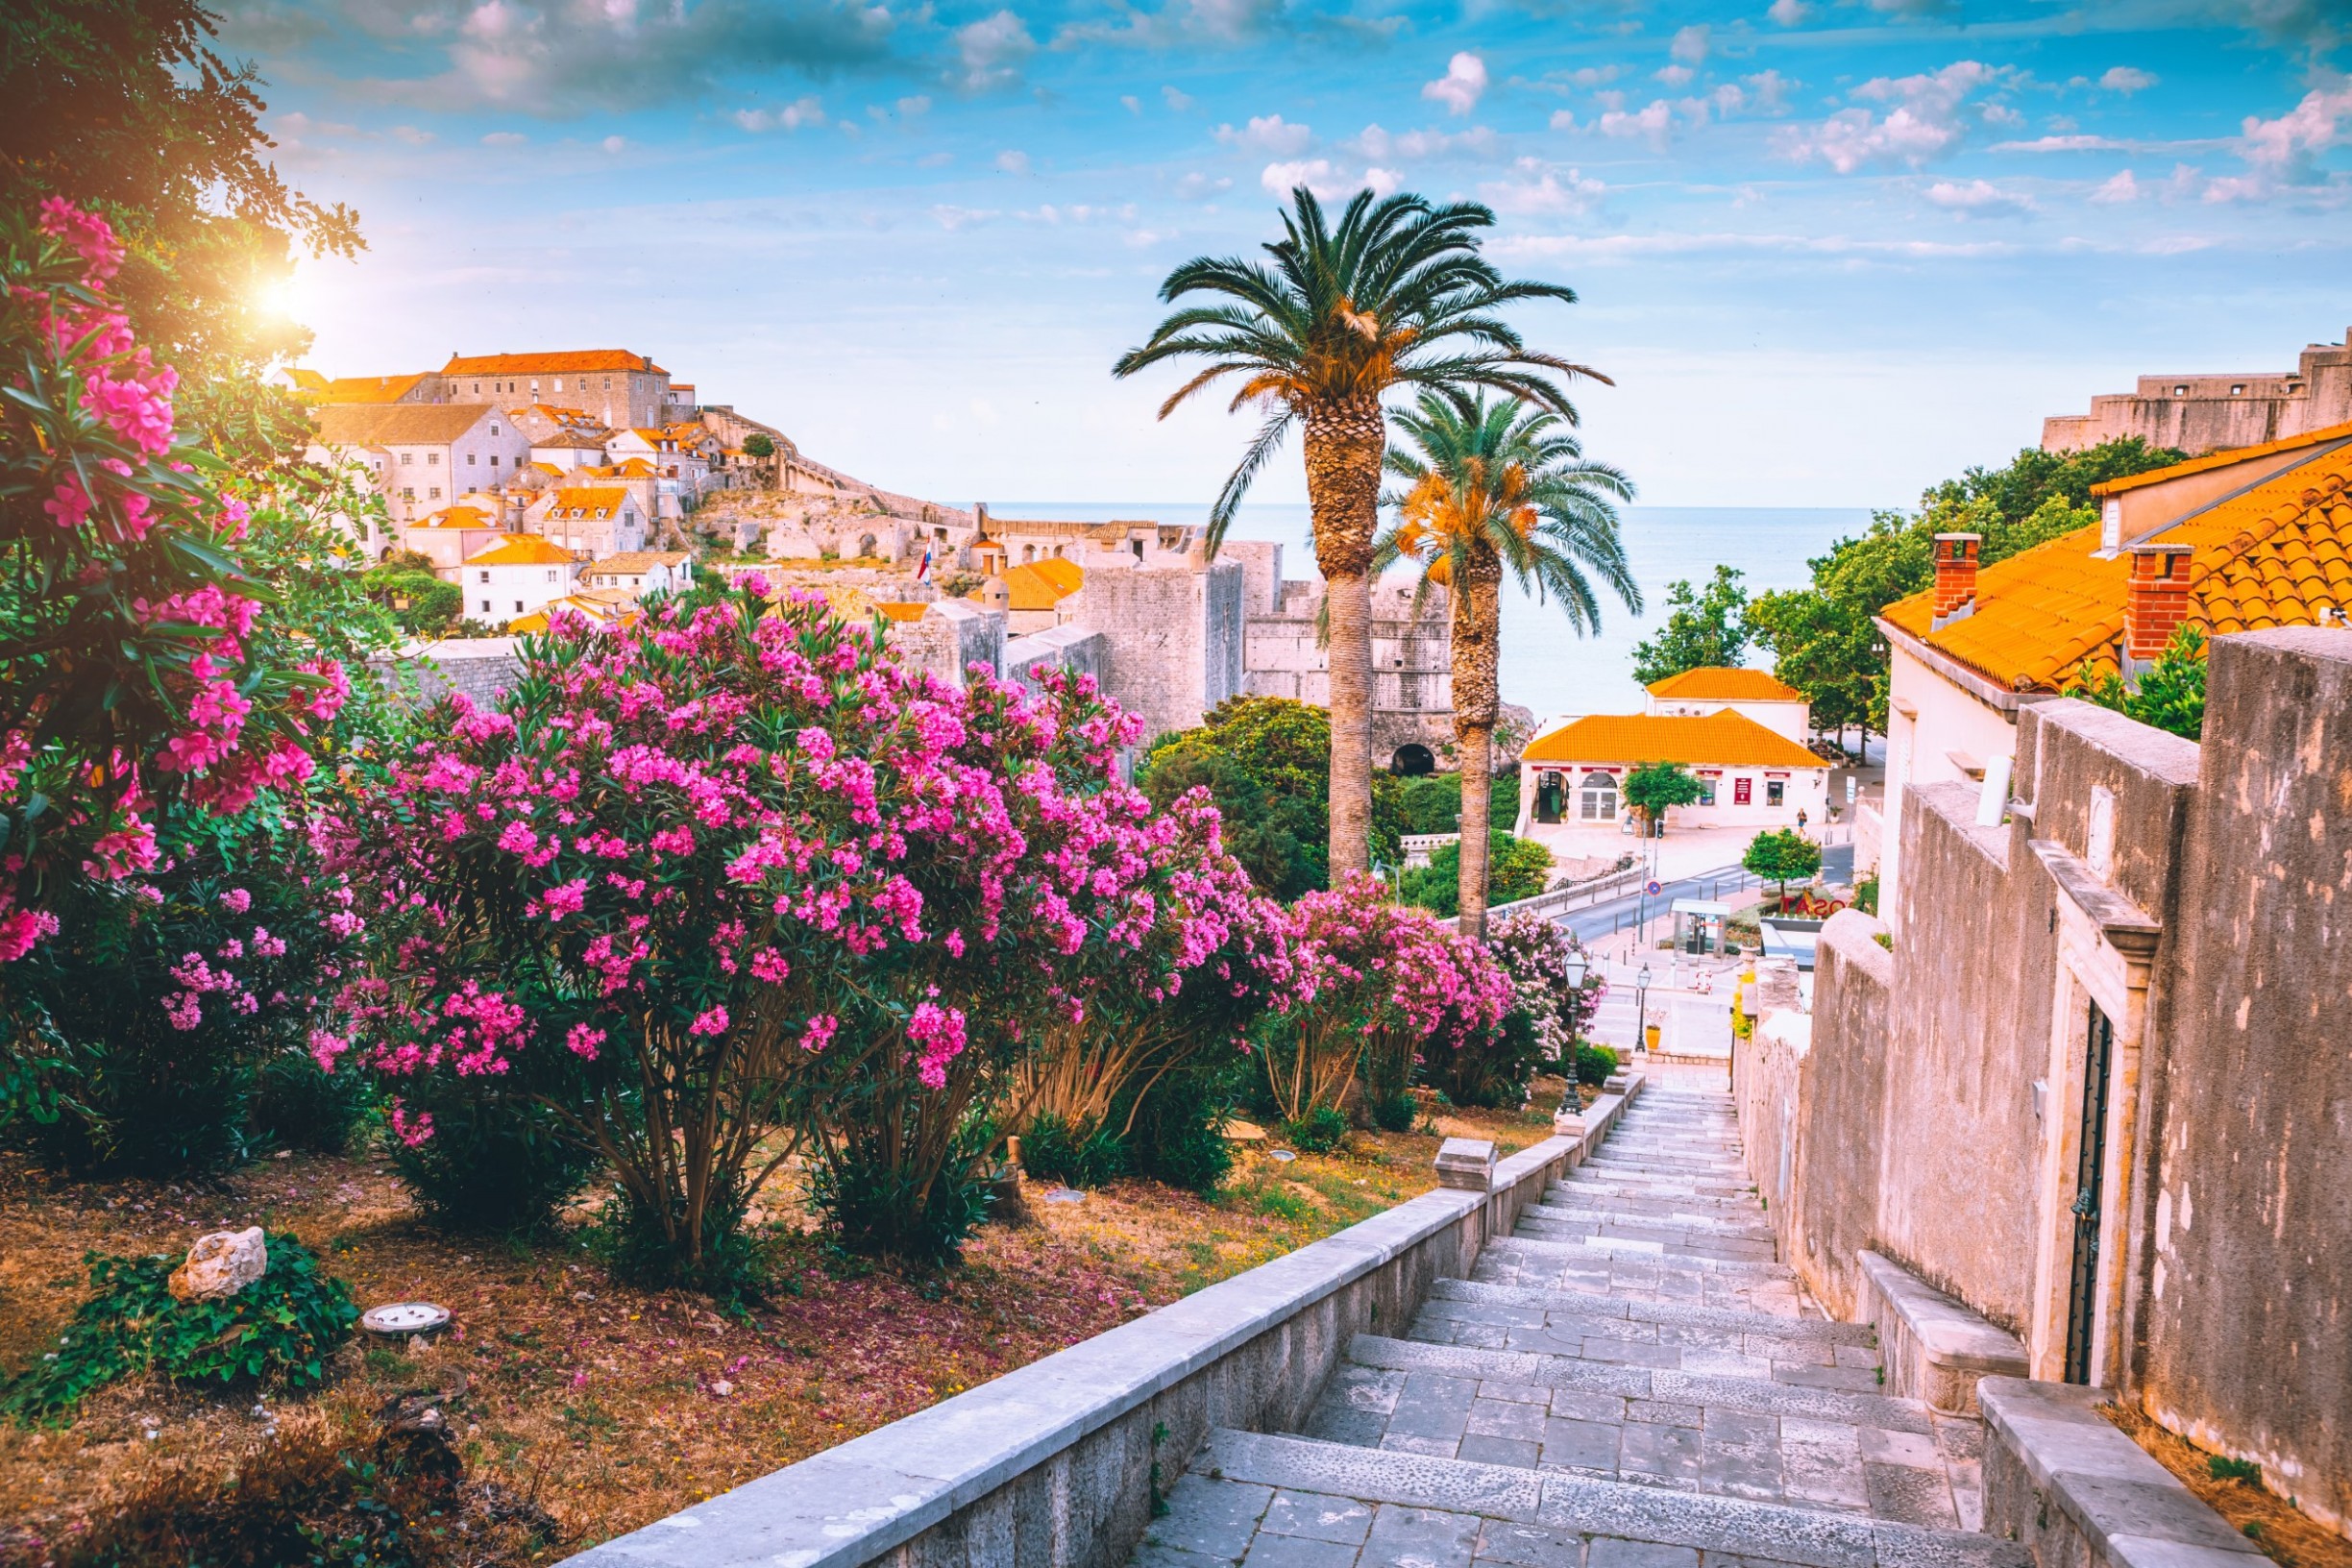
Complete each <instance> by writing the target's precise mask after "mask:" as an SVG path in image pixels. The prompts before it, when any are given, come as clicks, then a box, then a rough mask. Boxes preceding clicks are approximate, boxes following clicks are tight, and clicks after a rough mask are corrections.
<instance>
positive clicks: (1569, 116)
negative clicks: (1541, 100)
mask: <svg viewBox="0 0 2352 1568" xmlns="http://www.w3.org/2000/svg"><path fill="white" fill-rule="evenodd" d="M1552 129H1553V130H1555V131H1574V130H1575V129H1576V114H1575V113H1574V112H1573V111H1572V110H1565V109H1556V110H1553V111H1552Z"/></svg>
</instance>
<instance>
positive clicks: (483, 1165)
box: [391, 1075, 597, 1236]
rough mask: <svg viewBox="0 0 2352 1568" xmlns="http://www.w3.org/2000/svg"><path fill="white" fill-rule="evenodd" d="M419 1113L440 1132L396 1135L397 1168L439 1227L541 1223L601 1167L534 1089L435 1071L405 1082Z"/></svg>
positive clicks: (498, 1231) (407, 1103) (474, 1230)
mask: <svg viewBox="0 0 2352 1568" xmlns="http://www.w3.org/2000/svg"><path fill="white" fill-rule="evenodd" d="M401 1098H402V1102H403V1104H404V1108H405V1109H406V1110H408V1112H409V1113H410V1114H411V1115H416V1114H420V1113H421V1114H426V1115H430V1116H431V1117H432V1118H433V1135H432V1137H430V1138H429V1139H425V1140H424V1141H423V1142H422V1143H419V1144H417V1145H415V1146H414V1147H410V1146H409V1145H407V1144H405V1143H404V1142H402V1141H401V1140H400V1139H392V1140H391V1159H392V1165H393V1168H394V1169H395V1170H397V1171H399V1172H400V1175H401V1179H402V1180H403V1181H404V1182H405V1183H407V1185H408V1190H409V1192H410V1193H411V1195H413V1196H414V1197H415V1199H416V1201H417V1207H418V1208H420V1209H422V1210H423V1211H424V1212H425V1218H426V1220H427V1221H428V1222H429V1224H431V1225H432V1226H434V1227H435V1228H436V1229H439V1230H444V1231H453V1232H457V1233H460V1234H485V1235H491V1236H511V1235H519V1234H521V1233H524V1232H527V1231H534V1230H540V1229H543V1228H545V1227H546V1226H547V1225H548V1224H549V1223H550V1222H551V1221H552V1220H553V1219H554V1217H555V1214H556V1212H557V1211H558V1210H560V1209H562V1208H563V1206H564V1205H565V1204H567V1203H569V1202H571V1201H572V1199H573V1197H574V1196H575V1195H576V1194H577V1193H578V1191H579V1189H580V1188H582V1187H584V1186H585V1185H587V1182H588V1179H589V1177H590V1176H592V1175H594V1174H595V1172H596V1168H597V1161H596V1160H595V1159H594V1158H593V1157H592V1156H590V1155H588V1154H587V1153H585V1152H584V1151H582V1150H581V1149H580V1147H579V1146H578V1144H576V1142H574V1141H572V1140H571V1139H566V1138H564V1137H562V1136H560V1130H559V1128H558V1125H557V1123H556V1120H555V1116H554V1113H552V1112H551V1111H549V1110H548V1109H547V1108H546V1107H545V1106H543V1105H541V1104H540V1103H539V1102H538V1101H537V1100H535V1099H533V1098H531V1097H530V1096H529V1095H527V1094H522V1093H512V1092H508V1091H507V1090H505V1089H503V1088H500V1087H495V1086H492V1085H489V1084H487V1083H485V1082H484V1081H483V1080H479V1079H467V1080H454V1081H453V1080H449V1079H439V1078H433V1077H430V1076H427V1075H419V1076H418V1077H416V1078H414V1079H412V1080H410V1081H408V1082H407V1083H404V1085H403V1086H402V1094H401Z"/></svg>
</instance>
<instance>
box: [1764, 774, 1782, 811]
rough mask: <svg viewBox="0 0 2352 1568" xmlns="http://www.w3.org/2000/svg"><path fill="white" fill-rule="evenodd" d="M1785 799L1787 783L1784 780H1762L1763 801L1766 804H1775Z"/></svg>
mask: <svg viewBox="0 0 2352 1568" xmlns="http://www.w3.org/2000/svg"><path fill="white" fill-rule="evenodd" d="M1787 799H1788V784H1787V782H1786V781H1785V780H1782V779H1777V778H1768V779H1766V780H1765V781H1764V803H1765V804H1766V805H1768V806H1777V805H1780V804H1782V803H1783V802H1785V801H1786V800H1787Z"/></svg>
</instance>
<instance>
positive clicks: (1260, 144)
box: [1216, 114, 1314, 158]
mask: <svg viewBox="0 0 2352 1568" xmlns="http://www.w3.org/2000/svg"><path fill="white" fill-rule="evenodd" d="M1216 139H1217V140H1219V141H1221V142H1223V143H1224V144H1225V145H1226V146H1228V147H1238V148H1240V149H1241V150H1242V151H1243V152H1249V153H1264V154H1266V155H1268V156H1269V157H1273V158H1296V157H1297V156H1298V155H1299V154H1301V153H1303V152H1305V151H1306V150H1307V149H1308V148H1309V147H1311V146H1312V145H1314V133H1313V132H1312V131H1311V130H1310V129H1308V128H1307V127H1306V126H1303V125H1294V124H1292V123H1291V122H1290V121H1288V120H1286V119H1284V118H1283V117H1282V116H1281V115H1280V114H1254V115H1252V116H1250V122H1249V124H1247V125H1246V126H1243V127H1242V128H1241V129H1240V130H1238V131H1237V130H1235V129H1234V128H1233V127H1232V126H1230V125H1220V126H1218V127H1217V128H1216Z"/></svg>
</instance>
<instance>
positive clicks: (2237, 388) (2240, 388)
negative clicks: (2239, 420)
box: [2230, 381, 2245, 398]
mask: <svg viewBox="0 0 2352 1568" xmlns="http://www.w3.org/2000/svg"><path fill="white" fill-rule="evenodd" d="M2230 396H2231V397H2233V398H2242V397H2244V396H2245V382H2243V381H2239V382H2237V383H2235V384H2234V385H2232V386H2231V387H2230Z"/></svg>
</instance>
